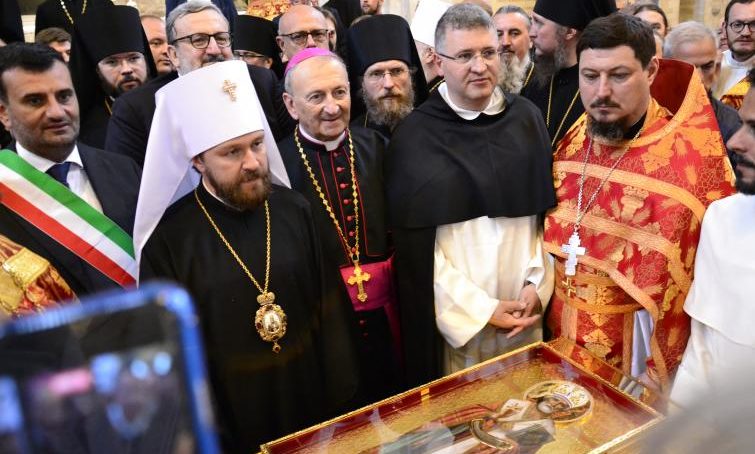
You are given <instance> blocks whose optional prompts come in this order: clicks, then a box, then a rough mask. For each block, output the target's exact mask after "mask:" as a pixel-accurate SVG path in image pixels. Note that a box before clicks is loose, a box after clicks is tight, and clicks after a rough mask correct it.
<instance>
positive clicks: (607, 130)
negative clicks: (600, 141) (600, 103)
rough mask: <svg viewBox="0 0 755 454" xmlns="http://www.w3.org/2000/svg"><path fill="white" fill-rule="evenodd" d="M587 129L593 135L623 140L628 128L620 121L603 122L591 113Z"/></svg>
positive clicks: (612, 139)
mask: <svg viewBox="0 0 755 454" xmlns="http://www.w3.org/2000/svg"><path fill="white" fill-rule="evenodd" d="M587 130H588V132H589V133H590V135H591V136H597V137H602V138H604V139H607V140H611V141H616V140H621V139H623V138H624V135H626V133H627V130H626V129H625V128H624V126H622V124H621V123H619V122H618V121H609V122H601V121H597V120H596V119H595V118H593V117H592V115H590V121H588V122H587Z"/></svg>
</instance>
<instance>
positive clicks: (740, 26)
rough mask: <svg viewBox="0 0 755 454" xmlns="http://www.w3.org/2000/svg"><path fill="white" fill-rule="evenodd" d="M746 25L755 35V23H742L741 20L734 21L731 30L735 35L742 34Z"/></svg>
mask: <svg viewBox="0 0 755 454" xmlns="http://www.w3.org/2000/svg"><path fill="white" fill-rule="evenodd" d="M745 25H747V28H748V29H750V33H755V21H750V22H742V21H740V20H738V21H734V22H732V23H730V24H729V28H730V29H731V31H733V32H734V33H741V32H742V30H744V29H745Z"/></svg>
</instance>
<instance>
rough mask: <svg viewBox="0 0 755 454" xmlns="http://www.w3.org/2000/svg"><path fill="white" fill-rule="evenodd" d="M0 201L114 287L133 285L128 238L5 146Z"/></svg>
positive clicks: (134, 273) (0, 163)
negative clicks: (107, 279) (111, 282)
mask: <svg viewBox="0 0 755 454" xmlns="http://www.w3.org/2000/svg"><path fill="white" fill-rule="evenodd" d="M0 203H2V204H3V205H5V206H6V207H7V208H8V209H10V210H11V211H13V212H14V213H16V214H17V215H19V216H21V217H22V218H24V220H26V221H27V222H29V223H30V224H32V225H33V226H34V227H36V228H38V229H39V230H41V231H42V232H44V233H45V234H47V235H48V236H49V237H50V238H52V239H53V240H55V241H57V242H58V243H60V244H61V245H62V246H64V247H66V248H67V249H68V250H70V251H71V252H73V253H74V254H76V255H77V256H79V257H80V258H82V259H83V260H85V261H86V262H87V263H89V264H90V265H92V266H93V267H94V268H96V269H97V270H99V271H100V272H101V273H102V274H104V275H105V276H107V277H109V278H110V279H112V280H113V281H114V282H116V283H118V284H119V285H121V286H123V287H125V286H128V285H133V284H135V283H136V277H137V274H138V270H137V267H136V261H135V260H134V244H133V241H132V239H131V237H130V236H129V235H128V234H127V233H126V232H124V231H123V229H121V228H120V227H119V226H118V225H117V224H116V223H115V222H113V221H112V220H110V219H109V218H108V217H107V216H105V215H104V214H102V213H100V212H99V211H97V210H96V209H94V208H93V207H92V206H91V205H89V204H88V203H87V202H85V201H84V200H83V199H81V198H80V197H79V196H77V195H76V194H74V193H73V192H71V190H70V189H68V188H66V187H65V186H63V185H62V184H60V183H59V182H58V181H57V180H55V179H54V178H52V177H51V176H49V175H47V174H46V173H44V172H40V171H39V170H37V169H35V168H34V167H33V166H32V165H31V164H29V163H28V162H26V161H25V160H24V159H23V158H21V157H19V156H18V155H17V154H16V153H14V152H12V151H10V150H2V151H0Z"/></svg>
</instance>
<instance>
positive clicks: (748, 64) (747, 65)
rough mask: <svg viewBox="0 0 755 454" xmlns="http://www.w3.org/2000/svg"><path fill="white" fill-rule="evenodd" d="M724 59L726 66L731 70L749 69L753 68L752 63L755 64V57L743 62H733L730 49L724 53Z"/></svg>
mask: <svg viewBox="0 0 755 454" xmlns="http://www.w3.org/2000/svg"><path fill="white" fill-rule="evenodd" d="M724 59H726V64H727V65H729V66H730V67H732V68H740V69H750V68H751V67H752V66H753V63H755V55H753V56H752V57H750V58H748V59H747V60H745V61H737V60H734V56H733V55H732V54H731V49H729V50H727V51H725V52H724Z"/></svg>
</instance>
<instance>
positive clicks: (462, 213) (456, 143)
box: [385, 90, 555, 386]
mask: <svg viewBox="0 0 755 454" xmlns="http://www.w3.org/2000/svg"><path fill="white" fill-rule="evenodd" d="M505 96H506V108H505V110H504V111H503V112H501V113H499V114H496V115H485V114H481V115H479V116H478V117H477V118H476V119H474V120H463V119H462V118H461V117H459V116H458V115H457V114H456V113H455V112H454V111H453V110H451V108H450V107H449V106H448V104H446V102H445V101H444V100H443V98H442V96H441V94H440V92H439V91H437V90H435V91H433V92H432V93H431V94H430V97H429V98H428V100H427V101H426V102H425V103H424V104H422V105H421V106H419V107H418V108H416V109H414V111H413V112H412V113H411V114H409V116H408V117H406V118H405V119H404V121H403V122H401V123H400V124H399V125H398V126H397V127H396V129H395V130H394V132H393V138H392V139H391V143H390V147H389V149H388V156H387V158H386V170H385V172H386V184H385V187H386V193H387V203H388V208H389V219H390V223H389V225H390V227H391V228H392V232H393V240H394V244H395V251H396V252H395V266H396V275H397V282H398V291H399V301H401V326H402V335H403V341H404V342H403V345H404V359H405V364H406V372H407V380H408V385H409V386H417V385H420V384H422V383H426V382H428V381H431V380H434V379H436V378H438V377H440V375H441V372H442V353H443V342H444V340H443V338H442V337H441V335H440V333H439V331H438V328H437V326H436V323H435V305H434V288H433V281H434V274H433V273H434V250H435V232H436V228H437V227H438V226H441V225H446V224H454V223H458V222H463V221H467V220H471V219H476V218H479V217H482V216H488V217H490V218H497V217H520V216H531V215H535V214H541V213H544V212H545V211H546V210H547V209H548V208H550V207H552V206H553V205H554V204H555V191H554V189H553V179H552V176H551V165H552V159H551V151H550V145H549V141H548V136H547V132H546V130H545V125H544V124H543V120H542V119H541V117H540V113H539V112H538V110H537V108H536V107H535V106H534V105H533V104H532V103H531V102H529V101H528V100H526V99H524V98H522V97H520V96H517V95H512V94H506V95H505Z"/></svg>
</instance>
